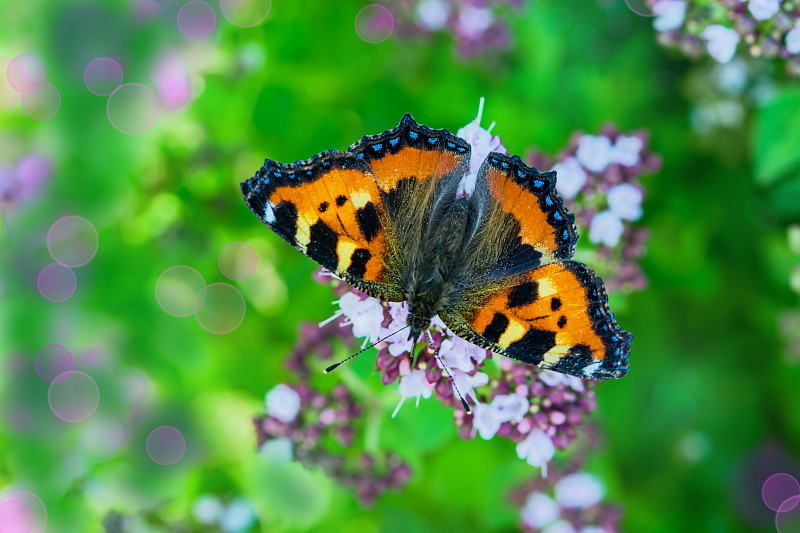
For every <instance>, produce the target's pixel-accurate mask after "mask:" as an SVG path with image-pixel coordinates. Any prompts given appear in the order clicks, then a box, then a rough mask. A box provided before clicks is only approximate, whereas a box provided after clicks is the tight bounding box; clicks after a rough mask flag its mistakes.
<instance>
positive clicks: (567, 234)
mask: <svg viewBox="0 0 800 533" xmlns="http://www.w3.org/2000/svg"><path fill="white" fill-rule="evenodd" d="M568 239H569V231H567V230H564V240H565V241H566V240H568Z"/></svg>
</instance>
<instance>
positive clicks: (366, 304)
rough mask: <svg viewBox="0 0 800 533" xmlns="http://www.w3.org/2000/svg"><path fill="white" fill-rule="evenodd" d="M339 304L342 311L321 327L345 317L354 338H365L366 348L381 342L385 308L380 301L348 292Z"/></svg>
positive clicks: (340, 299) (345, 323)
mask: <svg viewBox="0 0 800 533" xmlns="http://www.w3.org/2000/svg"><path fill="white" fill-rule="evenodd" d="M338 303H339V307H340V309H339V310H338V311H336V312H335V313H334V314H333V316H332V317H331V318H329V319H328V320H326V321H324V322H323V323H322V324H320V325H324V324H326V323H328V322H330V321H331V320H335V319H336V318H338V317H340V316H342V315H344V316H345V321H344V322H343V324H344V325H352V326H353V335H354V336H356V337H364V346H366V345H367V344H368V343H371V342H377V341H378V340H380V338H381V333H382V332H383V327H382V323H383V306H382V305H381V302H380V301H379V300H376V299H375V298H372V297H370V296H367V297H365V298H361V297H359V296H358V295H357V294H356V293H354V292H346V293H344V294H343V295H342V297H341V298H339V300H338ZM404 325H405V324H404Z"/></svg>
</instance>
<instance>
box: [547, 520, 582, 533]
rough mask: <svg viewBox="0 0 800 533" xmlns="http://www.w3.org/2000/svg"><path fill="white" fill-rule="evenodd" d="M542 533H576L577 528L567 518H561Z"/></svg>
mask: <svg viewBox="0 0 800 533" xmlns="http://www.w3.org/2000/svg"><path fill="white" fill-rule="evenodd" d="M542 533H575V528H574V527H572V524H570V523H569V522H567V521H566V520H559V521H558V522H553V523H552V524H550V525H549V526H547V527H546V528H545V529H544V530H542Z"/></svg>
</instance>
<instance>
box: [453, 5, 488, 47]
mask: <svg viewBox="0 0 800 533" xmlns="http://www.w3.org/2000/svg"><path fill="white" fill-rule="evenodd" d="M492 22H494V15H493V14H492V10H491V9H489V8H487V7H474V6H469V5H468V6H465V7H463V8H462V9H461V11H460V12H459V14H458V20H457V21H456V31H458V33H460V34H461V35H463V36H464V37H466V38H468V39H472V40H476V39H480V38H481V36H483V33H484V32H485V31H486V30H488V29H489V26H491V25H492Z"/></svg>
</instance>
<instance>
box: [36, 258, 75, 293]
mask: <svg viewBox="0 0 800 533" xmlns="http://www.w3.org/2000/svg"><path fill="white" fill-rule="evenodd" d="M36 287H37V288H38V289H39V294H41V295H42V296H43V297H44V298H45V299H46V300H50V301H51V302H66V301H67V300H69V299H70V298H72V295H73V294H75V289H77V288H78V278H77V277H76V276H75V272H73V271H72V269H71V268H70V267H68V266H67V265H63V264H61V263H50V264H49V265H47V266H45V267H44V268H43V269H42V270H40V271H39V276H38V277H37V278H36Z"/></svg>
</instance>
